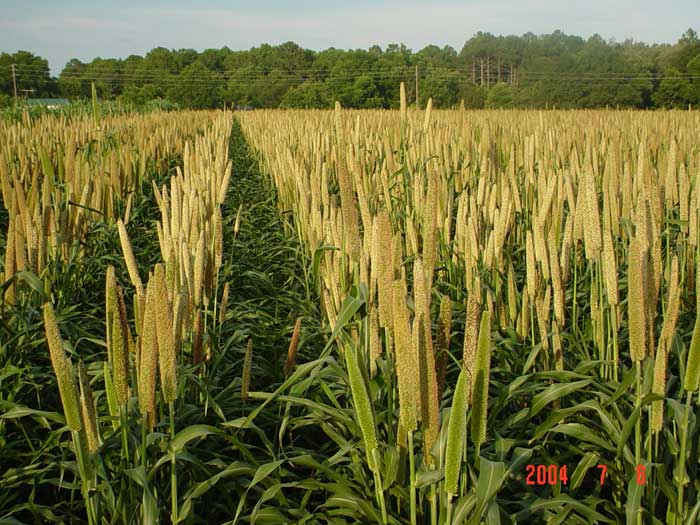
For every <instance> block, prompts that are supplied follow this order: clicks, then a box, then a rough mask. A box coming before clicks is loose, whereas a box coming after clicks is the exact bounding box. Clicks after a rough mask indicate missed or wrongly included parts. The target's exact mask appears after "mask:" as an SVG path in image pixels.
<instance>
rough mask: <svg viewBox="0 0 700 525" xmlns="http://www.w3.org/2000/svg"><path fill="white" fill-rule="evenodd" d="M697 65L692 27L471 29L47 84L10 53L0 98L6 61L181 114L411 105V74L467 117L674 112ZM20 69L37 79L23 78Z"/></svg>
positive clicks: (71, 71)
mask: <svg viewBox="0 0 700 525" xmlns="http://www.w3.org/2000/svg"><path fill="white" fill-rule="evenodd" d="M699 57H700V42H698V38H697V34H696V33H695V32H694V31H693V30H688V31H686V32H685V33H684V34H683V36H682V37H681V38H680V39H679V41H678V42H677V43H676V44H675V45H672V46H670V45H664V46H656V45H653V46H650V45H647V44H644V43H640V42H633V41H624V42H622V43H616V42H606V41H605V40H603V38H601V37H600V36H599V35H593V36H592V37H590V38H588V39H587V40H586V39H583V38H581V37H578V36H574V35H567V34H565V33H562V32H561V31H555V32H553V33H551V34H544V35H539V36H537V35H534V34H532V33H526V34H524V35H522V36H514V35H509V36H494V35H492V34H490V33H483V32H479V33H477V34H476V35H474V36H473V37H471V38H470V39H468V40H467V41H466V42H465V44H464V46H463V47H462V49H461V51H460V52H459V53H458V52H457V51H456V50H455V49H453V48H451V47H449V46H445V47H443V48H440V47H438V46H435V45H428V46H426V47H425V48H423V49H421V50H419V51H417V52H412V51H411V50H410V49H408V48H407V47H405V46H404V45H403V44H401V45H398V44H390V45H388V46H387V47H386V49H382V48H381V47H379V46H376V45H375V46H372V47H370V48H369V49H368V50H363V49H357V50H347V51H344V50H339V49H335V48H330V49H327V50H324V51H318V52H316V51H312V50H308V49H303V48H302V47H300V46H299V45H297V44H295V43H294V42H285V43H283V44H280V45H277V46H272V45H269V44H263V45H261V46H259V47H253V48H251V49H249V50H247V51H232V50H230V49H229V48H227V47H224V48H221V49H206V50H204V51H202V52H201V53H200V52H197V51H195V50H193V49H179V50H175V49H172V50H171V49H166V48H164V47H156V48H154V49H152V50H151V51H149V52H148V53H147V54H146V55H145V56H143V57H141V56H137V55H131V56H129V57H127V58H126V59H102V58H96V59H94V60H92V61H90V62H87V63H83V62H81V61H80V60H78V59H72V60H70V61H69V62H68V63H67V64H66V66H65V67H64V68H63V70H62V71H61V73H60V75H59V76H58V79H52V78H51V76H50V74H49V70H48V64H47V62H46V60H45V59H42V58H41V57H36V56H34V55H32V54H31V53H27V52H24V51H19V52H17V53H15V54H13V55H9V54H7V53H3V54H2V55H0V93H4V94H5V95H10V94H12V79H11V74H10V64H12V63H16V64H19V65H18V71H20V74H19V76H18V82H19V88H20V89H27V88H33V89H35V93H34V96H56V95H58V94H60V95H62V96H66V97H70V98H88V97H90V84H91V82H92V81H94V82H95V86H96V89H97V95H98V97H100V99H112V98H119V99H120V100H123V101H124V102H127V103H130V104H134V105H135V106H143V105H144V104H146V103H147V102H148V101H149V100H153V99H156V98H163V97H165V98H167V100H170V101H172V102H174V103H177V104H178V105H179V106H181V107H191V108H213V107H220V106H221V105H222V104H223V103H227V104H232V105H236V106H252V107H255V108H262V107H268V108H276V107H284V108H332V107H333V105H334V103H335V101H336V100H338V101H340V102H341V104H342V105H343V107H351V108H397V107H398V105H399V100H398V90H397V89H396V86H397V85H398V83H399V82H404V83H405V85H406V95H407V99H408V101H409V103H415V99H416V90H415V80H416V79H415V72H416V66H417V68H418V77H419V78H418V91H419V93H418V94H419V95H420V98H421V101H419V103H420V104H421V105H423V104H424V103H425V101H426V100H427V99H428V97H432V99H433V103H434V104H435V107H437V108H449V107H456V106H459V104H460V102H461V101H462V100H464V104H465V107H466V108H470V109H478V108H483V107H484V106H486V107H491V108H507V107H521V108H545V107H550V108H551V107H557V108H601V107H606V106H609V107H617V106H620V107H630V108H643V107H646V108H648V107H684V106H686V105H687V104H688V103H691V104H697V103H700V79H699V78H695V79H692V78H687V77H693V76H694V77H700V58H699ZM488 63H490V64H491V66H490V67H488V65H487V64H488ZM484 65H486V69H482V66H484ZM22 68H31V69H32V71H35V70H36V69H37V68H38V69H40V70H42V71H43V73H42V74H41V75H40V76H36V75H32V76H31V78H30V77H27V76H24V77H23V76H22V75H21V71H22ZM659 72H663V74H661V75H660V77H661V78H660V80H659V81H654V82H653V81H652V79H654V78H656V77H657V76H659ZM482 75H483V76H482ZM674 75H675V76H679V75H680V76H682V77H683V78H677V79H674V78H672V77H673V76H674ZM668 77H671V78H668Z"/></svg>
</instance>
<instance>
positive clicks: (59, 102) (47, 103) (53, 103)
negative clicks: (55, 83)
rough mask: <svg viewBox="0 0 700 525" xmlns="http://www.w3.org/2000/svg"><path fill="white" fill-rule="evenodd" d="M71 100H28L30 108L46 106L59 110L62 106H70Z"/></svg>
mask: <svg viewBox="0 0 700 525" xmlns="http://www.w3.org/2000/svg"><path fill="white" fill-rule="evenodd" d="M69 104H70V100H68V99H67V98H28V99H27V105H28V106H44V107H46V108H49V109H58V108H60V107H61V106H68V105H69Z"/></svg>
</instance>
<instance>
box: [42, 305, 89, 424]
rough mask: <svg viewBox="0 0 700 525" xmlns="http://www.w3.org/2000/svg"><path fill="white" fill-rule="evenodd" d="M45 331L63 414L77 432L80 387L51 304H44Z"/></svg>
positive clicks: (79, 411)
mask: <svg viewBox="0 0 700 525" xmlns="http://www.w3.org/2000/svg"><path fill="white" fill-rule="evenodd" d="M44 329H45V330H46V341H47V342H48V345H49V354H50V356H51V364H52V365H53V370H54V373H55V374H56V380H57V382H58V391H59V393H60V395H61V403H62V404H63V414H64V415H65V416H66V423H67V424H68V428H69V429H70V430H73V431H76V432H77V431H78V430H80V429H81V428H82V424H81V417H80V413H81V410H80V402H79V399H78V387H77V385H76V381H75V375H74V373H73V366H72V364H71V362H70V358H69V357H68V356H66V354H65V352H64V351H63V340H62V339H61V333H60V332H59V329H58V324H57V323H56V316H55V314H54V311H53V307H52V306H51V303H45V304H44Z"/></svg>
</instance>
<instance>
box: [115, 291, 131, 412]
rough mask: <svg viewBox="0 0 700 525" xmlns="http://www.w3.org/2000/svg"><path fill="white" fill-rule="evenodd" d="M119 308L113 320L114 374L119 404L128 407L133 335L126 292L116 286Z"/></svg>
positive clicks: (117, 307)
mask: <svg viewBox="0 0 700 525" xmlns="http://www.w3.org/2000/svg"><path fill="white" fill-rule="evenodd" d="M115 292H116V299H117V306H116V310H115V312H114V316H113V318H112V338H111V340H112V372H113V374H114V390H115V392H116V395H117V402H118V403H119V404H120V405H122V406H123V405H126V403H127V402H128V401H129V344H130V339H131V334H130V333H129V324H128V321H127V317H126V305H125V304H124V292H123V291H122V289H121V287H119V285H116V289H115Z"/></svg>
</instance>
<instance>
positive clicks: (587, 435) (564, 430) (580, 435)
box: [551, 423, 615, 452]
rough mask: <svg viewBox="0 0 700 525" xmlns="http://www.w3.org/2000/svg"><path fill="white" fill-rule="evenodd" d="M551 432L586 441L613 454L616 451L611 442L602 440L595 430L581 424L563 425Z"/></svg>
mask: <svg viewBox="0 0 700 525" xmlns="http://www.w3.org/2000/svg"><path fill="white" fill-rule="evenodd" d="M551 431H552V432H554V433H561V434H566V435H567V436H572V437H575V438H577V439H580V440H581V441H586V442H588V443H591V444H592V445H595V446H597V447H599V448H603V449H605V450H609V451H611V452H613V451H614V450H615V448H614V446H613V445H612V444H611V443H610V442H608V441H606V440H604V439H602V438H601V437H600V436H598V435H596V434H595V433H594V432H593V430H591V429H590V428H588V427H587V426H586V425H582V424H580V423H565V424H563V425H557V426H556V427H554V428H553V429H552V430H551Z"/></svg>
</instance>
